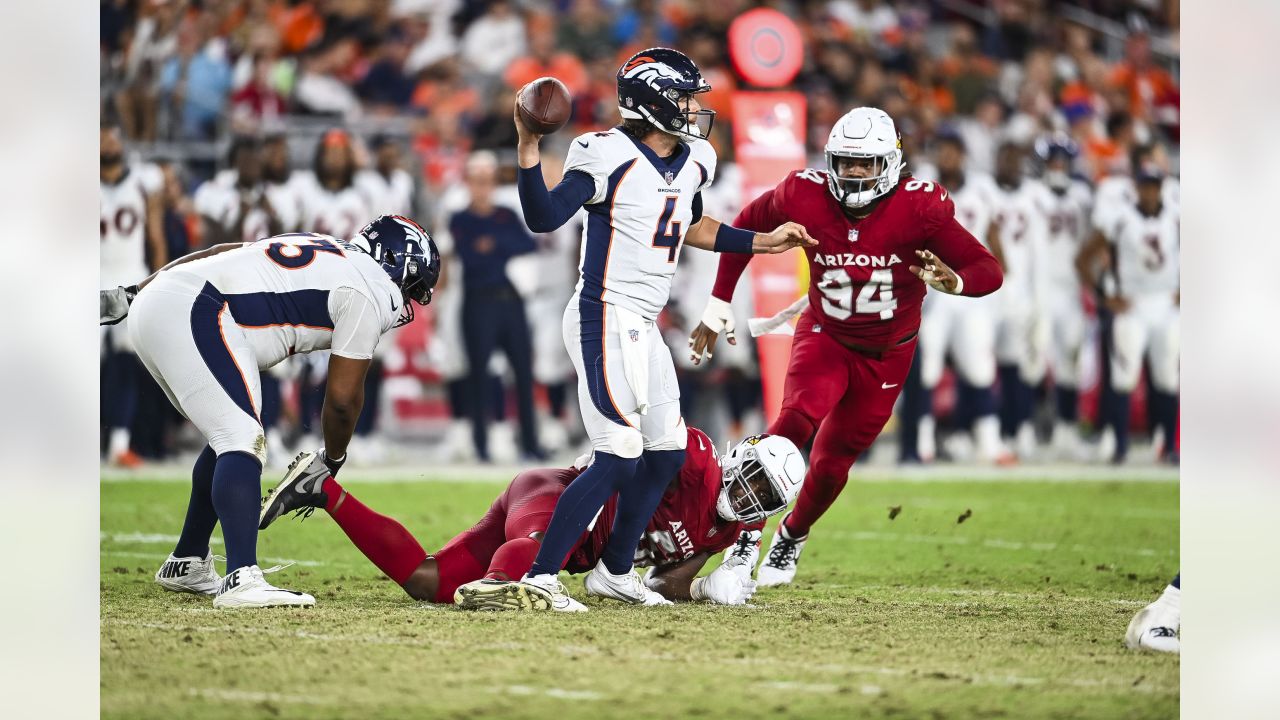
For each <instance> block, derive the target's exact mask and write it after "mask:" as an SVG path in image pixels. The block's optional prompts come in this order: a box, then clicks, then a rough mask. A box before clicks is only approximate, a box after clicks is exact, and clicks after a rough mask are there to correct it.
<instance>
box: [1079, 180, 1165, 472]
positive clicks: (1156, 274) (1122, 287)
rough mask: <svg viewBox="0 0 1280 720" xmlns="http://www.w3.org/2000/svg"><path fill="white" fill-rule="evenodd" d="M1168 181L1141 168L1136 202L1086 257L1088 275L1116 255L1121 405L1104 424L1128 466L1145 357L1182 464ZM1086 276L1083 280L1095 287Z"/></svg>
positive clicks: (1115, 354) (1115, 378) (1116, 383)
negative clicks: (1177, 438) (1133, 403)
mask: <svg viewBox="0 0 1280 720" xmlns="http://www.w3.org/2000/svg"><path fill="white" fill-rule="evenodd" d="M1164 180H1165V178H1164V175H1163V173H1162V172H1160V170H1158V169H1156V168H1154V167H1152V166H1147V167H1144V168H1140V169H1139V170H1138V173H1137V175H1136V177H1135V178H1134V181H1135V185H1136V187H1137V191H1138V199H1137V202H1136V203H1135V204H1133V205H1130V206H1128V207H1125V208H1117V211H1116V212H1114V213H1109V214H1108V221H1107V225H1106V226H1105V227H1103V228H1102V237H1101V238H1099V237H1095V238H1094V240H1093V241H1091V242H1090V243H1089V245H1087V246H1086V247H1085V248H1084V249H1083V250H1082V251H1081V253H1080V256H1081V260H1080V262H1079V266H1080V267H1081V268H1082V269H1086V270H1087V269H1088V268H1091V267H1094V266H1095V265H1096V262H1097V260H1098V258H1099V257H1100V256H1104V255H1105V254H1107V251H1108V250H1110V260H1109V262H1108V264H1109V266H1110V278H1109V279H1110V287H1109V291H1110V292H1109V293H1108V297H1107V298H1106V300H1105V302H1106V304H1107V307H1108V308H1109V309H1111V311H1112V312H1114V313H1115V320H1114V321H1113V322H1112V326H1111V334H1112V343H1113V348H1114V349H1113V351H1112V353H1111V387H1112V388H1113V389H1114V390H1115V392H1116V402H1115V403H1114V407H1113V408H1112V413H1111V414H1112V416H1111V417H1109V418H1106V419H1105V420H1106V422H1107V424H1108V425H1110V426H1111V428H1112V430H1113V431H1114V433H1115V439H1116V447H1115V454H1114V456H1113V457H1112V462H1115V463H1121V462H1124V460H1125V457H1126V455H1127V453H1128V450H1129V399H1130V394H1131V393H1132V392H1133V389H1134V388H1135V387H1136V386H1137V384H1138V376H1139V374H1140V373H1141V371H1142V363H1143V360H1144V359H1145V360H1146V361H1147V363H1148V368H1149V370H1150V372H1151V384H1152V389H1153V391H1154V392H1153V393H1152V397H1151V399H1150V407H1151V414H1152V415H1153V416H1154V417H1155V418H1156V424H1157V427H1159V428H1160V430H1161V431H1162V432H1163V434H1164V449H1163V451H1162V455H1163V457H1164V459H1166V460H1169V461H1172V462H1176V461H1177V455H1176V453H1174V452H1173V450H1172V448H1173V437H1174V434H1175V431H1176V428H1177V422H1178V349H1179V341H1180V334H1179V328H1178V318H1179V303H1180V300H1181V295H1180V293H1181V287H1180V285H1179V280H1178V265H1179V261H1178V255H1179V243H1180V239H1179V211H1178V206H1177V205H1175V204H1172V203H1168V202H1165V201H1164V199H1163V196H1164V191H1163V186H1164ZM1102 238H1105V240H1104V239H1102ZM1082 275H1083V276H1082V277H1081V282H1085V283H1090V282H1091V280H1092V279H1091V278H1089V277H1088V276H1087V275H1084V274H1083V273H1082Z"/></svg>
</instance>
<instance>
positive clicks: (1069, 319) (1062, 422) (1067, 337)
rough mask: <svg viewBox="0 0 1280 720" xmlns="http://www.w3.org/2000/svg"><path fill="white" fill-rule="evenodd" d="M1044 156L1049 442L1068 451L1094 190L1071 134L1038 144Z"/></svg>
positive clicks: (1075, 416)
mask: <svg viewBox="0 0 1280 720" xmlns="http://www.w3.org/2000/svg"><path fill="white" fill-rule="evenodd" d="M1036 153H1037V155H1039V156H1040V158H1041V159H1042V160H1043V161H1044V175H1043V178H1042V179H1043V180H1044V183H1045V185H1046V186H1048V188H1049V190H1050V195H1049V207H1048V212H1049V235H1048V243H1047V245H1046V248H1045V260H1046V268H1045V278H1046V280H1047V282H1048V287H1047V288H1046V302H1047V307H1046V310H1047V312H1048V323H1049V344H1050V352H1049V365H1050V367H1052V368H1053V386H1054V394H1055V395H1056V405H1057V423H1056V425H1055V427H1054V430H1053V444H1054V446H1055V447H1057V448H1058V450H1059V451H1060V452H1061V453H1062V454H1063V455H1065V456H1067V457H1069V458H1070V457H1074V456H1076V455H1078V453H1079V449H1080V442H1079V441H1080V437H1079V430H1078V428H1077V427H1076V426H1077V424H1078V422H1079V410H1078V407H1079V386H1080V369H1081V368H1080V355H1081V350H1082V349H1083V347H1084V339H1085V314H1084V304H1083V300H1082V297H1081V288H1080V279H1079V275H1078V274H1077V272H1076V257H1077V256H1079V254H1080V250H1081V248H1082V247H1083V246H1084V243H1085V239H1086V238H1087V237H1088V235H1089V222H1090V220H1089V218H1090V215H1091V213H1092V209H1093V191H1092V189H1091V188H1090V187H1089V184H1088V183H1086V182H1085V181H1083V180H1080V179H1078V178H1074V177H1072V176H1071V161H1072V159H1073V158H1075V157H1076V155H1077V154H1078V151H1077V148H1076V145H1075V143H1074V142H1072V141H1071V139H1070V138H1066V137H1062V138H1053V139H1051V140H1045V141H1042V142H1040V143H1038V144H1037V148H1036Z"/></svg>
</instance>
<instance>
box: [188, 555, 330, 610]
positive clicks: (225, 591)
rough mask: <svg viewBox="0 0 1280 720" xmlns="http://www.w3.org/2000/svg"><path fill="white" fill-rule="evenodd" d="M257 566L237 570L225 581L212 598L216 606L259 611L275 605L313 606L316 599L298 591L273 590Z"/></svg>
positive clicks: (223, 579) (223, 580)
mask: <svg viewBox="0 0 1280 720" xmlns="http://www.w3.org/2000/svg"><path fill="white" fill-rule="evenodd" d="M262 574H263V571H262V569H261V568H259V567H258V566H257V565H249V566H247V567H242V568H237V569H236V570H234V571H232V572H231V573H230V574H228V575H227V576H226V577H224V578H222V587H221V588H219V590H218V595H217V597H215V598H214V599H213V606H214V607H215V608H219V609H227V608H257V607H276V606H295V607H311V606H312V605H315V604H316V599H315V598H313V597H311V596H310V595H308V594H306V593H302V592H298V591H296V590H282V589H281V588H278V587H274V586H273V585H271V583H269V582H267V581H266V579H264V578H263V577H262Z"/></svg>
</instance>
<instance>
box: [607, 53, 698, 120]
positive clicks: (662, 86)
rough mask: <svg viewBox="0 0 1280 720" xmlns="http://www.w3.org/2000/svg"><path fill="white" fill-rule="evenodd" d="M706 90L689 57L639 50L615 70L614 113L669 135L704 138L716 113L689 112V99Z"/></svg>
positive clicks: (696, 68) (695, 66) (681, 54)
mask: <svg viewBox="0 0 1280 720" xmlns="http://www.w3.org/2000/svg"><path fill="white" fill-rule="evenodd" d="M710 90H711V84H710V83H708V82H707V81H706V79H705V78H703V77H702V72H701V71H700V70H698V66H697V65H696V64H694V62H693V61H692V60H690V59H689V56H688V55H685V54H684V53H682V52H680V51H678V50H672V49H670V48H650V49H648V50H641V51H640V52H638V53H636V54H635V55H632V56H631V59H630V60H627V61H626V62H625V63H623V64H622V67H620V68H618V111H619V112H620V113H621V114H622V117H623V118H625V119H628V120H646V121H648V122H649V124H651V125H653V126H654V127H656V128H658V129H659V130H662V131H663V132H668V133H671V134H673V135H682V136H684V137H689V138H704V139H705V138H706V137H707V135H708V133H710V132H711V126H712V124H714V122H715V116H716V113H715V111H714V110H690V109H689V98H690V97H692V96H693V95H697V94H699V93H704V92H709V91H710ZM703 121H705V122H706V126H705V127H703Z"/></svg>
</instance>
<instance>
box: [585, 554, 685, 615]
mask: <svg viewBox="0 0 1280 720" xmlns="http://www.w3.org/2000/svg"><path fill="white" fill-rule="evenodd" d="M582 584H583V585H585V586H586V587H587V594H588V595H595V596H596V597H603V598H609V599H611V600H621V601H622V602H624V603H630V604H632V605H648V606H653V605H671V604H672V602H671V601H670V600H668V599H666V598H665V597H663V596H662V595H661V594H660V593H657V592H654V591H653V590H650V589H649V588H648V587H646V586H645V584H644V581H643V580H641V579H640V573H638V572H636V570H635V568H631V569H630V570H628V571H627V572H625V573H623V574H621V575H614V574H613V573H611V572H609V569H608V568H606V567H605V566H604V561H603V560H601V561H599V562H597V563H596V566H595V567H593V568H591V572H589V573H587V577H586V578H585V579H583V581H582Z"/></svg>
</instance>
